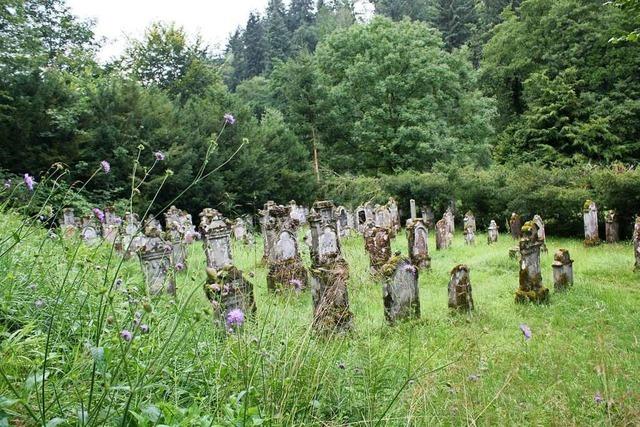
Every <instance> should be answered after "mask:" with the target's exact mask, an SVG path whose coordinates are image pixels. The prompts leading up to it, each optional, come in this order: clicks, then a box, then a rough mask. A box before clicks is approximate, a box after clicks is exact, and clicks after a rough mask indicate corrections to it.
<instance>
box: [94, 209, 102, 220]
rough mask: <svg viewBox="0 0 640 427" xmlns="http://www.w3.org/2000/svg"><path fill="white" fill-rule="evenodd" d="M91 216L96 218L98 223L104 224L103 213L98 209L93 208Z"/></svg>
mask: <svg viewBox="0 0 640 427" xmlns="http://www.w3.org/2000/svg"><path fill="white" fill-rule="evenodd" d="M93 214H94V215H95V216H96V218H98V221H100V222H104V212H102V211H101V210H100V209H98V208H93Z"/></svg>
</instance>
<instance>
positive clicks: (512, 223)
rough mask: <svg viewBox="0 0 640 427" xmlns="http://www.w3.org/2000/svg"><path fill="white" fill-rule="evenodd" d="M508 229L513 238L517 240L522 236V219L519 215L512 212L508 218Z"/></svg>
mask: <svg viewBox="0 0 640 427" xmlns="http://www.w3.org/2000/svg"><path fill="white" fill-rule="evenodd" d="M509 231H510V232H511V237H512V238H513V239H514V240H519V239H520V238H521V237H522V219H521V218H520V215H518V214H517V213H515V212H513V213H512V214H511V218H509Z"/></svg>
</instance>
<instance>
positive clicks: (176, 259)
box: [164, 206, 190, 271]
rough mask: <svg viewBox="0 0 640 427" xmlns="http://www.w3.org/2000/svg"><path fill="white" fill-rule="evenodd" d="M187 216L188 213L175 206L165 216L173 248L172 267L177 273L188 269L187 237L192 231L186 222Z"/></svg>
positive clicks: (168, 235)
mask: <svg viewBox="0 0 640 427" xmlns="http://www.w3.org/2000/svg"><path fill="white" fill-rule="evenodd" d="M185 216H186V212H184V211H181V210H180V209H178V208H176V207H175V206H171V208H169V209H168V210H167V212H165V214H164V219H165V226H166V228H167V233H166V237H167V239H168V240H169V242H171V247H172V252H171V265H172V266H173V268H174V269H175V270H177V271H183V270H185V269H186V268H187V248H186V236H187V233H188V232H189V231H190V230H189V227H188V225H187V224H186V223H185V221H184V217H185Z"/></svg>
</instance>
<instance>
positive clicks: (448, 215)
mask: <svg viewBox="0 0 640 427" xmlns="http://www.w3.org/2000/svg"><path fill="white" fill-rule="evenodd" d="M442 219H444V221H445V223H446V224H447V232H448V233H449V234H450V235H451V238H453V235H454V234H455V232H456V225H455V219H454V216H453V209H452V208H451V207H448V208H447V211H446V212H445V213H444V215H443V217H442Z"/></svg>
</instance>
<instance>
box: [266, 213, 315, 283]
mask: <svg viewBox="0 0 640 427" xmlns="http://www.w3.org/2000/svg"><path fill="white" fill-rule="evenodd" d="M289 209H290V208H289V207H288V206H286V207H285V206H271V207H270V208H269V215H270V216H271V218H273V227H274V228H275V235H276V237H275V242H274V243H273V248H272V249H271V252H270V253H269V258H268V259H267V264H268V266H269V272H268V274H267V288H268V289H269V290H270V291H281V290H286V289H293V290H298V291H301V290H304V289H306V288H307V285H308V276H307V270H306V269H305V268H304V265H303V264H302V258H301V257H300V253H299V251H298V241H297V237H296V229H297V228H298V225H299V223H298V220H295V219H292V218H291V216H290V212H289Z"/></svg>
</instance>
